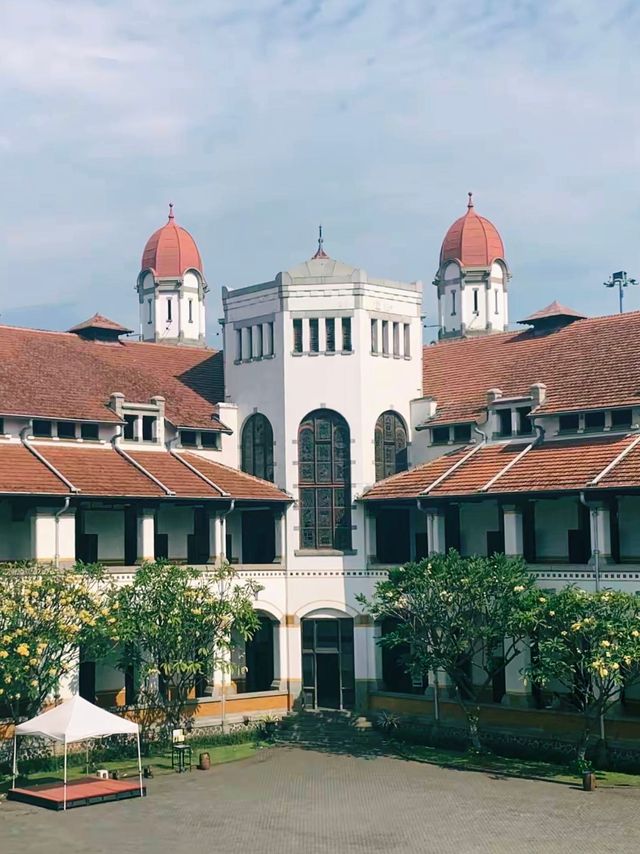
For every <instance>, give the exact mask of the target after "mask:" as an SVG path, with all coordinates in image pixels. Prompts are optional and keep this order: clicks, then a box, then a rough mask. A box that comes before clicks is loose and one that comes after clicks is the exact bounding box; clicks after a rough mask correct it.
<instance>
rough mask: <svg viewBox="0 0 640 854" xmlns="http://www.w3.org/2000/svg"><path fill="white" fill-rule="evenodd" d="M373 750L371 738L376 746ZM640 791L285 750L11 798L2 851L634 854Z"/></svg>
mask: <svg viewBox="0 0 640 854" xmlns="http://www.w3.org/2000/svg"><path fill="white" fill-rule="evenodd" d="M363 746H364V745H363ZM639 805H640V790H639V789H600V790H598V791H596V792H593V793H586V792H582V791H581V790H580V789H578V788H577V787H576V788H573V787H570V786H562V785H558V784H554V783H547V782H535V781H526V780H512V779H497V778H495V777H494V776H492V775H488V774H481V773H473V772H468V771H454V770H448V769H443V768H437V767H435V766H432V765H425V764H421V763H418V762H407V761H403V760H401V759H396V758H391V757H387V756H384V755H383V751H381V750H379V749H377V748H376V749H374V750H372V751H370V752H367V750H364V749H363V750H360V751H358V755H355V756H353V755H349V754H348V753H347V752H346V751H344V752H341V751H337V752H336V751H335V750H333V749H332V748H330V747H327V748H325V749H322V748H320V749H309V748H306V747H305V746H304V745H303V746H286V745H283V746H277V747H274V748H271V749H267V750H264V751H261V752H260V753H258V754H257V755H256V756H255V757H252V758H251V759H248V760H245V761H242V762H236V763H231V764H228V765H221V766H218V767H215V768H213V769H212V770H211V771H209V772H201V771H196V770H194V771H193V772H192V773H191V774H183V775H175V776H167V777H159V778H156V779H154V780H150V781H149V797H148V798H146V799H145V800H143V801H140V800H134V801H122V802H120V803H114V804H102V805H97V806H93V807H83V808H80V809H76V810H71V811H69V812H67V813H66V814H63V813H54V812H49V811H47V810H43V809H39V808H37V807H29V806H26V805H23V804H16V803H11V802H6V801H5V802H3V803H1V804H0V852H2V854H45V852H46V854H79V852H82V854H113V852H118V854H152V852H153V854H178V852H182V851H198V852H200V851H202V852H208V851H211V852H217V851H219V852H224V854H247V852H250V854H271V853H272V852H273V854H289V852H291V854H294V852H295V854H301V853H302V852H305V853H306V852H309V854H325V852H331V854H351V852H369V854H372V852H378V851H384V852H389V854H395V852H421V854H422V852H438V854H441V852H456V854H471V852H473V854H476V852H487V854H502V852H504V854H507V852H508V854H512V852H518V854H538V852H540V854H542V852H544V854H556V852H567V854H568V852H580V854H591V852H594V854H596V852H597V854H609V852H610V854H625V852H634V854H635V852H638V851H640V821H639V813H640V810H639V809H638V807H639Z"/></svg>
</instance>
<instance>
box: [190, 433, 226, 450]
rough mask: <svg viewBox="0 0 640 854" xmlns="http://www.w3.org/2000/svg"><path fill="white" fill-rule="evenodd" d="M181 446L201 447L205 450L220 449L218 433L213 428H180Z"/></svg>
mask: <svg viewBox="0 0 640 854" xmlns="http://www.w3.org/2000/svg"><path fill="white" fill-rule="evenodd" d="M180 446H181V447H182V448H202V449H204V450H206V451H219V450H220V433H216V432H214V431H213V430H180Z"/></svg>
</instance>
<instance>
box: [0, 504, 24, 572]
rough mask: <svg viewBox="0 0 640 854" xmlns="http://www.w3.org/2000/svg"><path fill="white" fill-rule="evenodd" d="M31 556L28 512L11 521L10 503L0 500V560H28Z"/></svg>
mask: <svg viewBox="0 0 640 854" xmlns="http://www.w3.org/2000/svg"><path fill="white" fill-rule="evenodd" d="M30 557H31V521H30V518H29V514H28V513H26V514H25V516H24V518H23V519H21V520H19V521H13V519H12V513H11V503H10V501H9V500H8V499H5V500H2V501H0V561H14V560H28V559H29V558H30Z"/></svg>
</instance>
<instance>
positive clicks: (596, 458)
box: [363, 434, 640, 500]
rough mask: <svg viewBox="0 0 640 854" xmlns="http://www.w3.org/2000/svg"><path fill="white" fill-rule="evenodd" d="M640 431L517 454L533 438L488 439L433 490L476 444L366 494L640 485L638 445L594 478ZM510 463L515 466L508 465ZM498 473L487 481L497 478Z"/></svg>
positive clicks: (385, 497) (400, 496) (388, 496)
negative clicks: (488, 442) (493, 441)
mask: <svg viewBox="0 0 640 854" xmlns="http://www.w3.org/2000/svg"><path fill="white" fill-rule="evenodd" d="M637 435H638V434H629V435H625V436H619V435H618V436H602V437H598V438H588V439H573V440H555V441H549V442H543V443H542V444H540V445H535V446H534V447H532V448H531V449H530V450H529V451H527V453H526V454H523V455H522V457H520V459H517V460H516V457H517V456H518V454H520V453H521V452H522V451H523V450H524V449H525V448H526V447H527V444H526V443H523V442H514V443H504V444H495V445H487V446H485V447H482V448H480V449H479V450H478V451H477V452H476V453H475V454H473V455H471V456H470V457H469V458H468V459H467V460H466V461H465V462H463V463H462V464H461V465H460V466H459V467H458V468H457V469H456V470H455V471H453V472H452V473H451V474H449V475H448V476H446V477H444V478H443V479H442V480H441V481H440V482H439V483H438V484H437V485H436V486H434V487H433V488H432V489H430V491H429V492H428V493H425V490H427V489H429V487H430V486H431V485H432V484H433V483H434V481H436V479H437V478H439V477H440V476H441V475H442V474H443V473H445V472H446V471H447V470H448V469H450V468H451V467H452V466H453V465H454V464H455V463H457V462H458V461H460V460H462V459H463V458H464V456H465V454H468V453H469V450H470V448H469V447H467V448H462V449H459V450H457V451H455V452H454V453H452V454H449V455H447V456H446V457H439V458H437V459H435V460H432V461H431V462H428V463H424V464H423V465H421V466H417V467H416V468H414V469H412V470H411V471H408V472H403V473H402V474H398V475H394V476H393V477H390V478H387V479H386V480H381V481H379V482H378V483H376V484H375V485H374V486H372V487H371V489H369V490H368V491H367V492H366V493H365V494H364V496H363V498H364V499H365V500H388V499H394V498H395V499H412V498H413V499H416V498H419V497H420V496H421V495H422V496H425V497H426V495H428V496H429V497H432V498H433V497H445V496H461V495H478V494H486V495H491V494H493V495H498V494H504V495H508V494H513V493H521V492H563V491H577V490H581V489H586V488H589V487H590V486H593V488H599V489H604V488H610V487H612V486H617V487H622V486H625V487H636V488H638V487H640V446H636V447H634V448H633V449H632V450H631V451H630V452H629V454H628V456H626V457H625V458H624V459H623V460H621V461H620V462H619V463H617V464H616V465H615V466H614V467H613V468H612V470H611V472H610V473H609V474H608V475H607V476H606V477H604V478H602V479H601V480H600V481H598V483H597V484H592V481H593V480H594V478H596V477H597V476H598V475H599V474H600V473H601V472H603V471H604V469H605V468H606V467H607V466H608V465H609V464H610V463H612V462H614V461H615V460H616V459H617V457H618V456H619V455H620V454H621V453H623V451H624V450H625V449H627V448H629V446H630V445H631V444H632V443H633V442H634V441H635V439H636V438H637ZM509 464H512V465H511V468H509V469H508V470H506V471H505V467H506V466H507V465H509ZM497 475H499V477H497V479H496V480H495V481H494V482H493V483H492V484H491V485H490V486H489V488H488V489H483V488H484V487H487V485H488V484H489V482H490V481H491V480H492V478H495V477H496V476H497Z"/></svg>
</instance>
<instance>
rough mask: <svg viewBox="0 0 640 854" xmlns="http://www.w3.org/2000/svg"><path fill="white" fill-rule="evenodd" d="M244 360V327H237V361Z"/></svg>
mask: <svg viewBox="0 0 640 854" xmlns="http://www.w3.org/2000/svg"><path fill="white" fill-rule="evenodd" d="M241 361H242V329H236V362H241Z"/></svg>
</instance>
